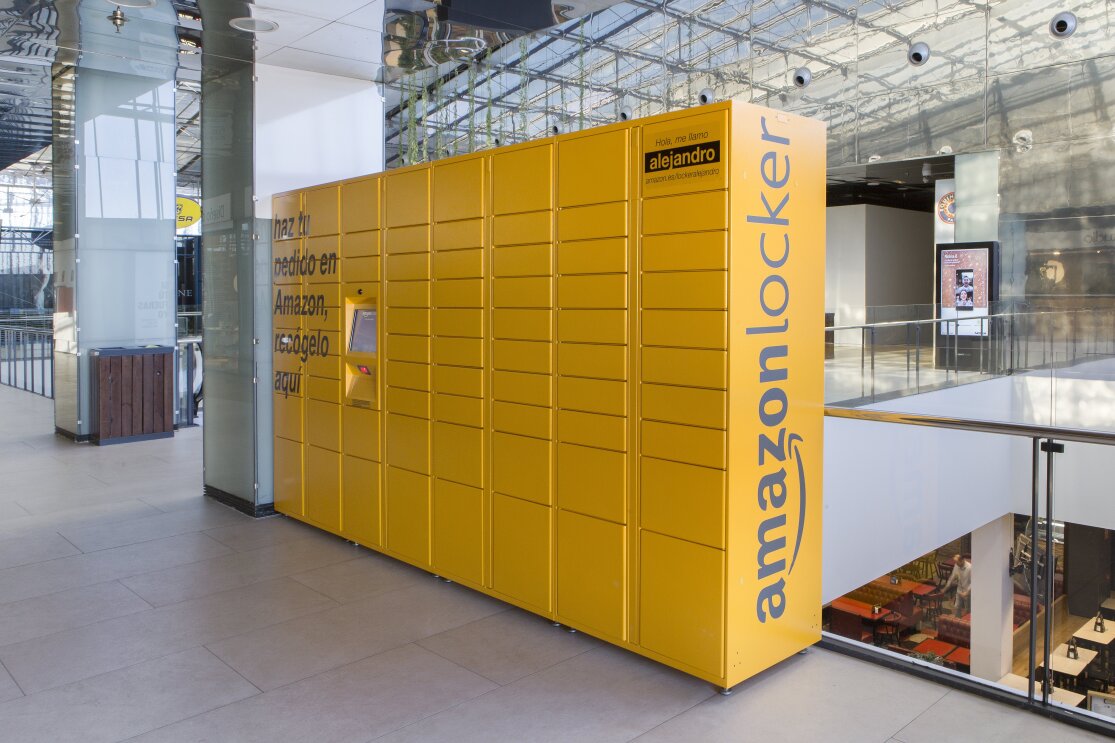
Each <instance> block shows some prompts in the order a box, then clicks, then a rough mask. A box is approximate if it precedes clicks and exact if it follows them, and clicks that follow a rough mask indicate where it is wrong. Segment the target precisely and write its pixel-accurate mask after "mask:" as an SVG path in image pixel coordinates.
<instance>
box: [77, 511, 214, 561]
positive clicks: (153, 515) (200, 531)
mask: <svg viewBox="0 0 1115 743" xmlns="http://www.w3.org/2000/svg"><path fill="white" fill-rule="evenodd" d="M132 500H136V499H134V498H133V499H132ZM165 515H168V514H165V513H149V514H147V515H146V516H139V517H137V518H135V519H125V520H124V521H114V522H110V523H109V524H104V526H121V525H124V524H128V523H129V522H131V521H139V520H142V519H154V518H159V517H160V516H165ZM96 526H102V525H101V524H97V525H96ZM226 526H227V524H226ZM219 528H221V527H218V526H212V527H205V528H201V529H187V530H185V531H180V532H177V533H175V534H163V535H160V536H157V537H151V538H149V539H139V540H136V541H134V542H127V543H125V544H116V545H112V546H111V547H100V548H98V549H92V550H82V552H83V553H84V554H87V555H92V554H95V553H97V552H104V551H105V550H114V549H119V548H121V547H131V546H133V545H136V544H146V543H147V542H155V541H158V540H160V539H173V538H174V537H181V536H184V535H186V534H204V535H205V536H207V537H209V538H210V539H212V540H213V541H214V542H216V543H217V544H219V545H221V546H222V547H228V545H227V544H225V543H224V542H221V541H220V540H219V539H217V538H215V537H211V536H209V535H208V534H206V531H207V530H212V529H219ZM58 534H59V536H61V537H62V538H63V539H65V540H66V541H67V542H70V540H69V539H68V538H67V537H66V536H65V535H64V534H62V533H61V532H58ZM70 544H74V543H73V542H70ZM74 547H77V545H76V544H74ZM228 548H229V549H230V550H231V549H233V548H232V547H228ZM78 549H80V547H79V548H78Z"/></svg>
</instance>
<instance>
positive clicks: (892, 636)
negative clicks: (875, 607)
mask: <svg viewBox="0 0 1115 743" xmlns="http://www.w3.org/2000/svg"><path fill="white" fill-rule="evenodd" d="M901 634H902V615H900V614H898V613H897V612H893V611H892V612H891V613H890V614H887V615H886V616H885V617H883V619H882V621H880V622H876V624H875V631H874V637H873V638H872V639H873V640H874V642H875V644H876V645H888V644H894V645H897V644H898V643H899V639H900V635H901Z"/></svg>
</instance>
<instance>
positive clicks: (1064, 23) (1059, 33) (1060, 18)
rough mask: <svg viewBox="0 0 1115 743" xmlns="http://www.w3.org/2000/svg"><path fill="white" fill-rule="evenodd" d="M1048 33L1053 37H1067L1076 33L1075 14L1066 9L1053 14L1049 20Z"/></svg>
mask: <svg viewBox="0 0 1115 743" xmlns="http://www.w3.org/2000/svg"><path fill="white" fill-rule="evenodd" d="M1049 33H1050V34H1052V35H1053V38H1055V39H1067V38H1068V37H1070V36H1072V35H1073V34H1074V33H1076V14H1075V13H1071V12H1069V11H1067V10H1065V11H1062V12H1060V13H1058V14H1057V15H1055V16H1053V20H1051V21H1050V22H1049Z"/></svg>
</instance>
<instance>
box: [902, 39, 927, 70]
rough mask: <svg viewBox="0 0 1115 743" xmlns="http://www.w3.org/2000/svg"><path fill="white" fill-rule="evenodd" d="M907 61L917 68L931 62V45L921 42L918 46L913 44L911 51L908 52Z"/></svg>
mask: <svg viewBox="0 0 1115 743" xmlns="http://www.w3.org/2000/svg"><path fill="white" fill-rule="evenodd" d="M906 61H908V62H909V63H910V64H912V65H914V66H915V67H920V66H921V65H923V64H925V63H926V62H928V61H929V44H926V43H925V42H924V41H919V42H917V43H916V44H911V45H910V49H909V50H908V51H907V52H906Z"/></svg>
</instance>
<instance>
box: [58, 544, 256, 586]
mask: <svg viewBox="0 0 1115 743" xmlns="http://www.w3.org/2000/svg"><path fill="white" fill-rule="evenodd" d="M181 536H185V535H184V534H175V535H173V536H169V537H161V539H176V538H178V537H181ZM202 536H204V535H202ZM150 541H152V542H158V541H160V539H152V540H150ZM212 541H213V542H214V543H215V544H216V545H217V546H218V547H224V545H223V544H221V543H220V542H218V541H216V540H215V539H214V540H212ZM139 544H147V542H140V543H139ZM131 546H133V545H130V544H126V545H124V547H131ZM113 549H123V547H114V548H113ZM102 551H103V550H102ZM87 554H96V553H93V552H90V553H87ZM231 554H235V553H234V552H227V553H225V554H223V555H213V556H212V557H203V558H201V559H199V560H191V561H189V562H180V563H178V564H177V565H166V566H163V567H159V568H155V569H153V570H144V571H141V572H138V573H128V574H127V575H120V576H117V577H116V578H115V579H114V580H124V579H125V578H135V577H137V576H140V575H148V574H150V573H159V572H162V571H163V570H169V569H170V568H181V567H185V566H186V565H197V564H198V563H199V562H208V561H209V560H215V559H217V558H218V557H228V555H231ZM75 557H76V555H75Z"/></svg>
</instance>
